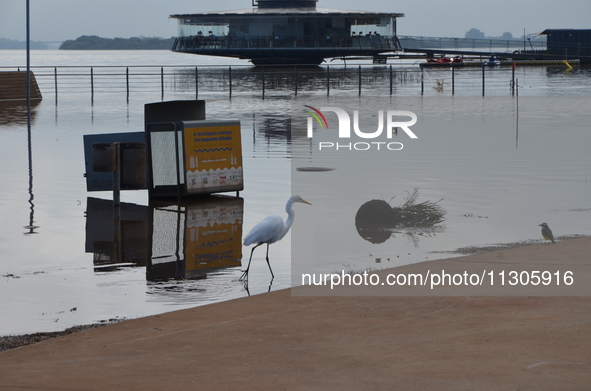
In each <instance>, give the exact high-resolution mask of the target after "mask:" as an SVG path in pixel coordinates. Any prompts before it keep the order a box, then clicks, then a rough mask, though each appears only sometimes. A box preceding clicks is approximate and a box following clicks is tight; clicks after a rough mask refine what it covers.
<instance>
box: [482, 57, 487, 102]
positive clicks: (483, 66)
mask: <svg viewBox="0 0 591 391" xmlns="http://www.w3.org/2000/svg"><path fill="white" fill-rule="evenodd" d="M484 68H486V67H485V65H484V64H482V96H484Z"/></svg>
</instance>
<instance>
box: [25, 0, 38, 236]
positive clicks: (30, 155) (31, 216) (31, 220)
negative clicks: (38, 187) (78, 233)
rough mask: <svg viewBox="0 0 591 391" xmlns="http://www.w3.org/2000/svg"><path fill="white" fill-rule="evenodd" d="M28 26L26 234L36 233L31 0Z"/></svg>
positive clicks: (27, 17) (27, 16)
mask: <svg viewBox="0 0 591 391" xmlns="http://www.w3.org/2000/svg"><path fill="white" fill-rule="evenodd" d="M26 19H27V20H26V28H27V34H26V35H27V45H26V46H27V75H26V77H27V82H26V88H27V92H26V96H27V147H28V158H29V205H30V209H31V212H30V213H29V224H28V225H27V226H25V228H26V229H28V230H29V232H25V233H26V234H33V233H35V228H37V227H35V226H34V225H33V223H34V222H35V218H34V217H35V205H34V204H33V199H34V198H35V196H34V195H33V147H32V140H31V136H32V134H31V46H30V41H31V36H30V25H29V0H27V15H26Z"/></svg>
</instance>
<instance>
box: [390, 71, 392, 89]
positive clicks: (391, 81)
mask: <svg viewBox="0 0 591 391" xmlns="http://www.w3.org/2000/svg"><path fill="white" fill-rule="evenodd" d="M390 95H392V65H390Z"/></svg>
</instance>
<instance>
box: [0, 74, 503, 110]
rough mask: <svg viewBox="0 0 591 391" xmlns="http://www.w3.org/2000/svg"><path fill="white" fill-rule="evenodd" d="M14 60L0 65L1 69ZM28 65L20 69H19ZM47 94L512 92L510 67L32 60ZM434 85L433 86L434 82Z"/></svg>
mask: <svg viewBox="0 0 591 391" xmlns="http://www.w3.org/2000/svg"><path fill="white" fill-rule="evenodd" d="M6 69H9V70H16V69H15V67H0V71H2V70H6ZM20 70H23V68H20ZM32 71H33V72H34V74H35V77H36V79H37V83H38V84H39V88H40V90H41V92H42V94H43V96H44V98H45V99H47V98H48V97H52V96H53V97H54V99H55V102H56V103H57V102H58V100H59V98H60V97H62V96H70V95H77V96H79V95H86V96H88V97H89V98H90V100H91V102H93V101H94V99H95V98H96V97H100V96H101V95H107V94H108V96H109V99H112V98H113V97H117V96H119V97H121V99H122V100H127V101H129V99H130V97H131V96H134V95H143V96H145V95H149V96H150V99H154V98H155V97H156V96H157V97H159V98H160V99H161V100H164V99H171V98H175V99H178V98H179V97H183V98H184V99H204V97H206V98H229V99H231V98H232V97H233V96H236V95H247V96H255V97H257V96H258V97H260V98H262V99H264V98H265V97H266V96H269V95H282V96H285V95H296V96H297V95H298V94H302V93H306V94H309V93H312V94H326V95H331V94H340V93H344V94H348V95H351V94H354V95H355V94H356V95H359V96H361V95H364V94H365V95H393V94H402V95H419V94H420V95H424V94H430V93H441V92H444V91H445V92H446V93H452V94H456V93H457V94H468V95H480V93H481V92H482V95H484V94H497V95H504V94H511V93H514V90H513V89H512V86H513V85H514V82H515V70H514V69H512V67H494V68H493V67H490V68H489V67H484V66H477V67H465V68H458V69H456V68H445V69H440V68H435V69H423V68H420V67H418V66H416V65H415V66H414V67H411V66H405V67H400V66H393V65H380V66H377V65H363V66H362V65H346V66H343V65H324V66H321V67H312V68H311V67H303V66H286V67H242V66H234V67H232V66H59V67H32ZM431 87H432V88H431Z"/></svg>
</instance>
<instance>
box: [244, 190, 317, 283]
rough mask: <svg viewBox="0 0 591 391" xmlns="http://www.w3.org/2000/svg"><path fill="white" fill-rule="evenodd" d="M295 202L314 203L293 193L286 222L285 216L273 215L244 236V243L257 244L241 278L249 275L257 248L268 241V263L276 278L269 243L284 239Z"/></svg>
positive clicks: (289, 225)
mask: <svg viewBox="0 0 591 391" xmlns="http://www.w3.org/2000/svg"><path fill="white" fill-rule="evenodd" d="M294 202H303V203H304V204H308V205H312V204H311V203H309V202H308V201H305V200H303V199H302V197H300V196H299V195H293V196H291V197H290V198H289V200H287V204H285V211H286V212H287V220H286V221H285V222H283V218H281V216H278V215H271V216H268V217H266V218H265V219H264V220H263V221H261V222H260V223H258V224H257V225H255V226H254V228H253V229H252V230H251V231H250V232H249V233H248V235H246V237H245V238H244V245H245V246H249V245H251V244H253V243H256V246H254V247H253V248H252V250H251V251H250V259H249V260H248V266H247V267H246V270H245V271H244V273H243V274H242V277H240V279H241V280H242V279H244V277H246V276H248V270H249V269H250V262H251V261H252V254H253V253H254V250H255V248H257V247H258V246H260V245H261V244H263V243H267V265H269V270H270V271H271V277H273V278H275V275H274V274H273V270H272V269H271V264H270V263H269V245H270V244H273V243H275V242H277V241H279V240H281V239H283V237H284V236H285V235H286V234H287V232H288V231H289V229H290V228H291V225H292V224H293V219H294V217H295V214H294V212H293V209H292V208H291V206H292V205H293V203H294Z"/></svg>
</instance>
